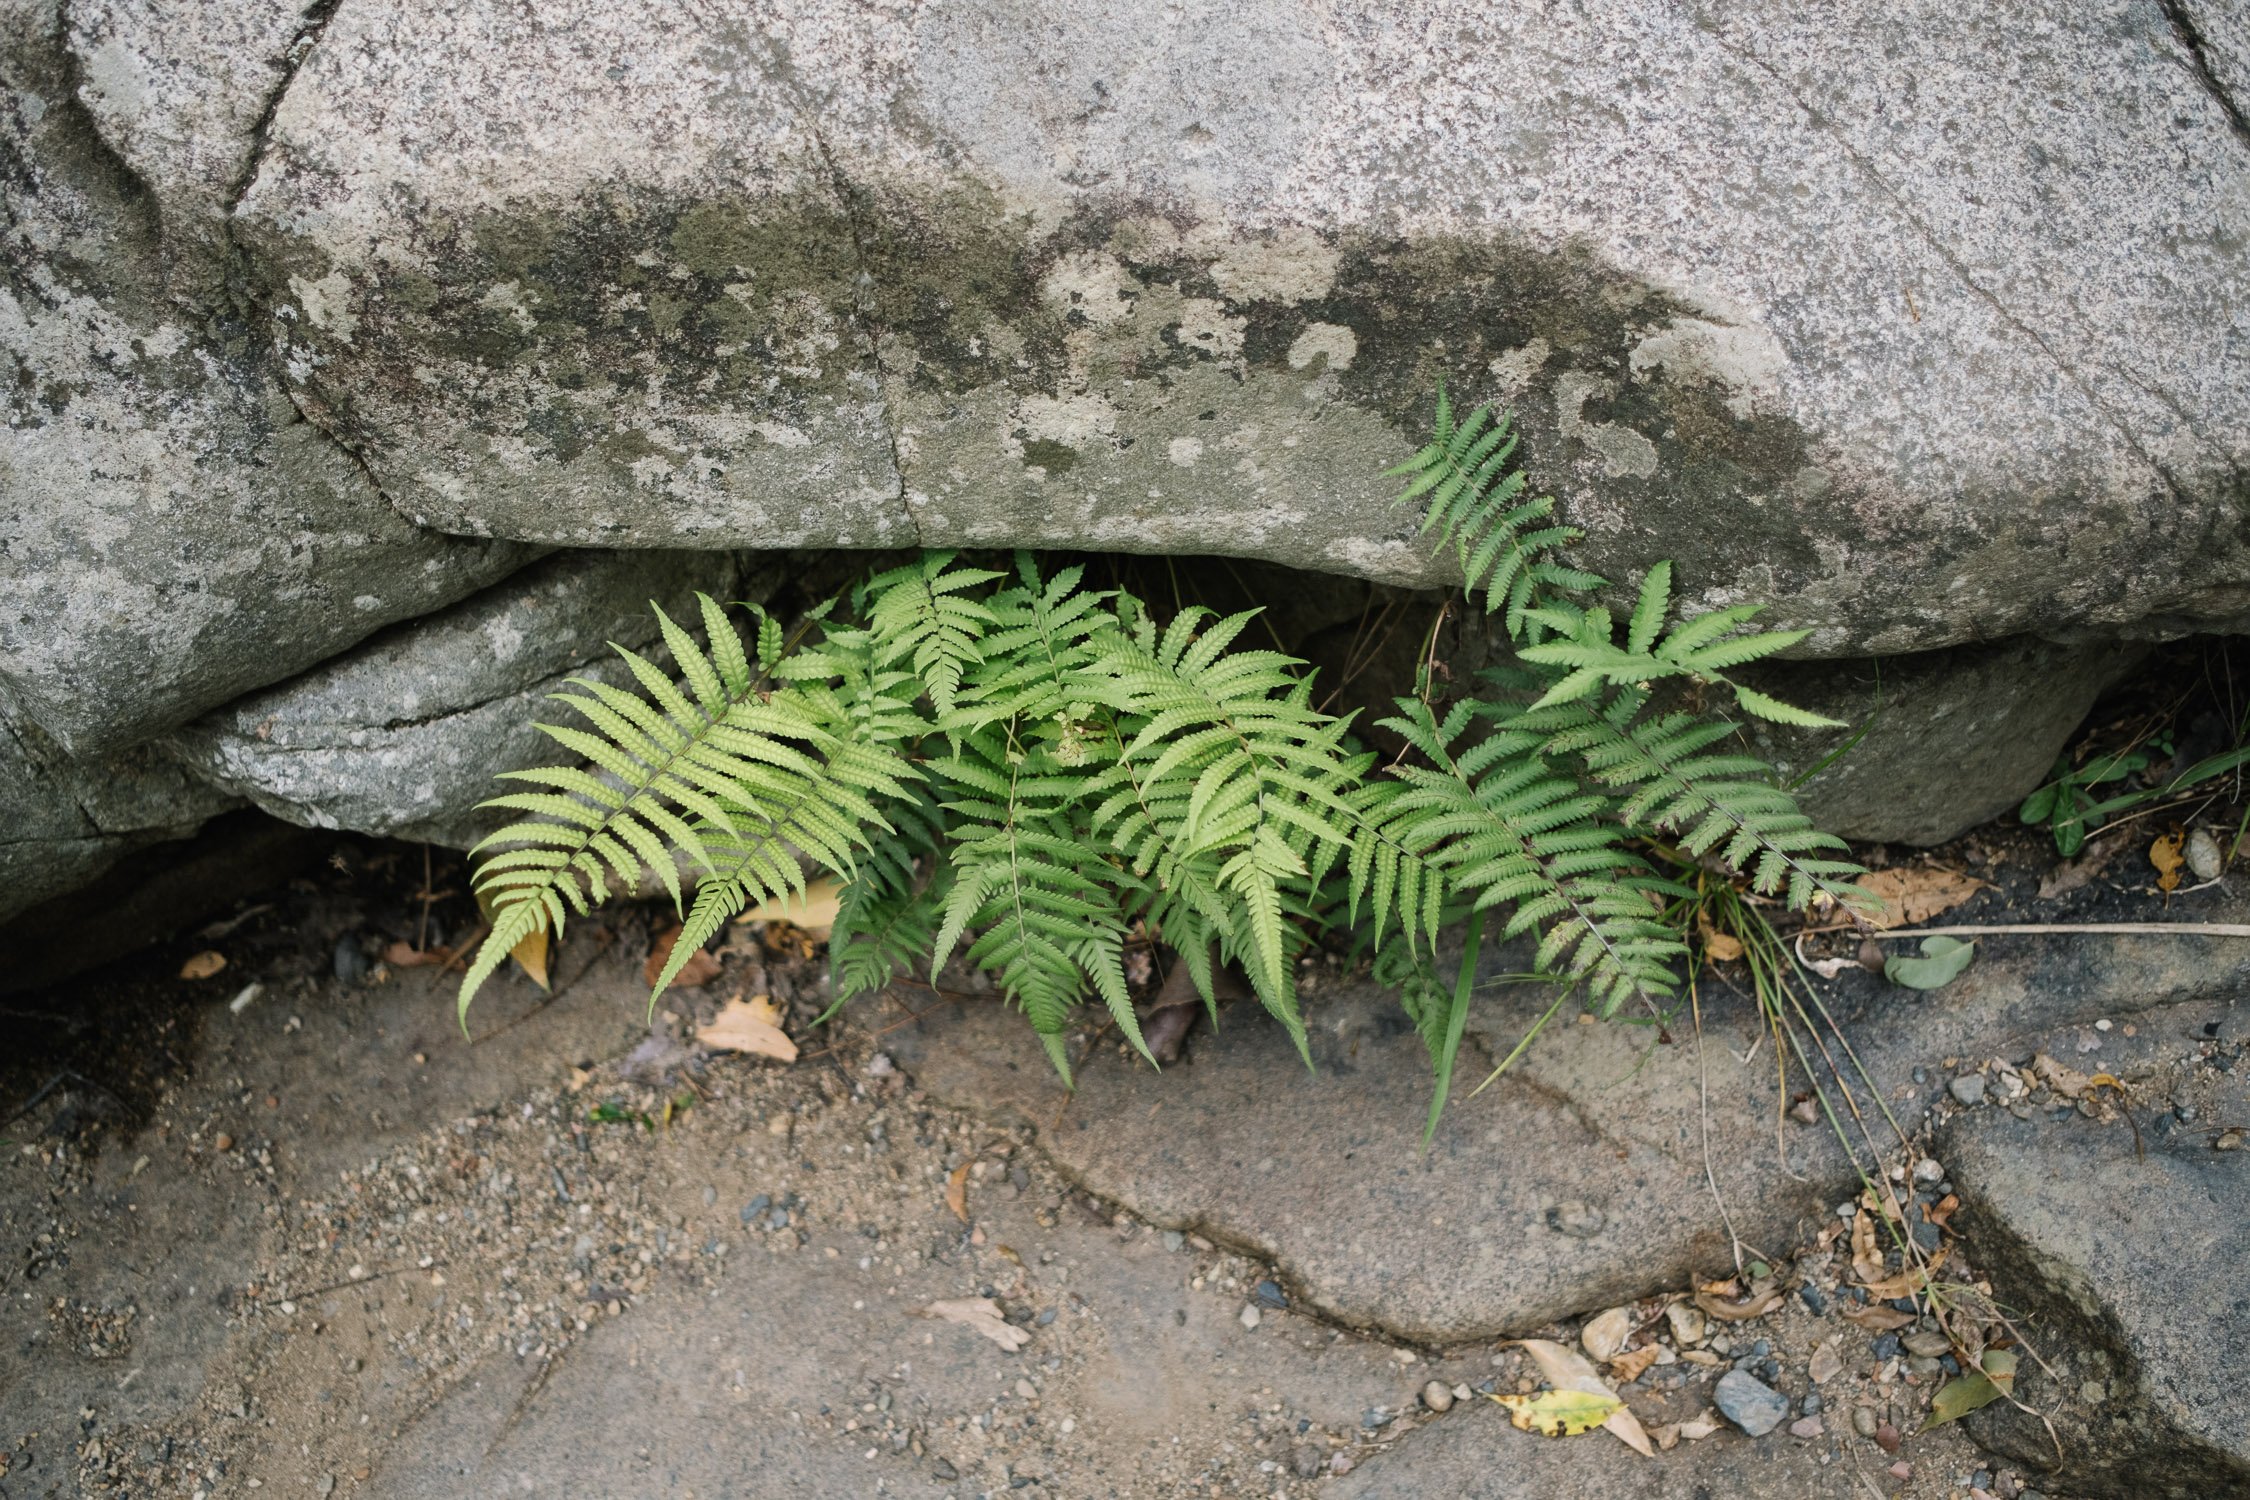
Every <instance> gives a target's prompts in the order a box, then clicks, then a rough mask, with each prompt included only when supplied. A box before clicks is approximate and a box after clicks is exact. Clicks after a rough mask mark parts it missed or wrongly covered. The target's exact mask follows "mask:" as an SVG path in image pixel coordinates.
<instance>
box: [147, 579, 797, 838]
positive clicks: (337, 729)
mask: <svg viewBox="0 0 2250 1500" xmlns="http://www.w3.org/2000/svg"><path fill="white" fill-rule="evenodd" d="M745 571H746V570H745V564H744V561H743V560H742V559H741V558H738V557H737V556H736V555H734V554H732V553H709V552H665V551H656V552H572V553H566V554H564V555H562V556H559V557H554V558H550V559H548V560H547V561H545V562H542V563H539V564H537V565H535V566H533V567H531V568H529V569H526V570H525V571H524V572H522V573H520V574H518V575H516V576H515V577H513V578H510V579H508V580H507V581H506V582H504V583H500V584H496V585H494V586H493V587H492V588H490V589H488V590H486V591H485V592H484V593H482V594H479V595H477V596H476V597H474V598H472V599H469V600H466V601H464V602H463V603H460V604H457V605H455V606H454V607H453V608H451V609H449V610H446V611H443V612H442V613H439V614H436V615H432V616H430V617H428V618H426V619H422V620H417V621H415V622H414V623H412V624H411V625H407V626H402V627H399V628H397V629H394V630H391V631H388V632H386V633H384V634H383V635H381V636H378V637H376V638H375V639H374V640H371V641H368V642H366V643H364V644H362V645H360V646H359V647H357V648H355V649H354V650H352V651H350V652H347V653H345V654H344V655H342V656H340V657H337V658H335V659H333V660H331V661H329V662H326V663H324V664H323V665H321V666H320V667H318V668H316V669H315V670H313V671H311V672H308V673H306V674H304V675H303V676H301V677H296V678H292V679H291V680H290V681H288V682H286V683H283V684H281V685H280V686H278V687H274V688H270V689H267V690H266V691H264V692H259V693H252V694H250V695H248V696H247V697H244V698H241V699H238V700H237V701H236V702H234V703H232V704H230V705H228V706H227V707H226V708H225V709H223V710H221V711H220V712H218V713H216V714H212V715H209V716H206V717H205V718H203V719H200V720H198V721H197V722H196V723H194V724H191V725H189V726H188V727H187V728H185V729H183V730H181V731H180V732H179V733H177V734H176V735H174V736H172V737H171V739H170V741H169V742H168V748H170V749H171V750H172V752H173V753H174V754H175V755H176V756H177V757H178V759H179V760H180V761H181V763H182V764H184V765H186V766H187V767H189V768H190V769H192V770H193V771H194V772H196V773H197V774H198V775H201V776H203V777H204V778H206V779H207V780H209V781H210V782H211V783H213V784H214V785H216V786H219V787H222V788H224V789H225V790H227V791H228V792H231V793H233V794H235V795H237V796H240V797H243V798H245V799H247V800H249V801H251V802H255V803H256V804H257V805H258V806H260V807H263V808H265V809H266V810H267V811H268V812H271V813H274V814H275V815H277V816H279V817H283V818H287V819H289V820H290V821H291V822H296V823H304V824H308V825H310V826H312V827H315V828H353V829H359V830H362V831H364V832H369V833H380V834H388V835H392V836H394V837H399V838H411V839H429V840H434V841H435V842H437V843H441V844H448V845H451V846H453V847H455V848H467V847H468V846H469V845H471V844H473V843H475V842H476V840H477V839H478V838H479V837H481V836H482V835H483V834H485V833H488V832H490V831H491V829H492V828H494V827H496V826H498V824H497V823H496V822H495V821H494V820H493V815H492V814H490V813H484V812H479V811H478V809H477V804H478V803H479V802H481V801H483V800H484V799H485V798H487V797H491V796H494V795H496V794H497V793H498V792H499V791H501V790H503V788H501V787H498V786H496V785H495V784H494V782H493V777H494V776H495V775H496V774H497V773H498V772H500V771H504V770H517V769H521V768H523V767H525V766H530V765H539V764H547V763H551V762H553V761H556V760H559V759H565V758H567V757H566V754H565V752H563V751H562V750H561V749H560V748H559V747H558V746H556V745H555V743H554V741H552V740H550V739H549V738H548V737H547V736H545V735H543V734H541V733H540V732H539V731H538V729H537V728H536V727H535V725H536V724H537V723H538V722H540V721H546V722H550V723H559V724H577V723H579V722H580V721H579V720H578V718H577V717H576V715H574V714H572V713H571V712H570V711H569V710H568V709H567V708H565V707H562V706H560V705H552V704H549V703H547V701H546V700H547V697H548V695H550V694H552V693H556V692H563V691H567V690H568V679H570V678H572V677H590V678H593V679H595V680H597V681H603V682H608V683H610V684H611V685H612V686H619V685H625V684H627V683H629V682H630V674H629V673H628V672H627V671H626V669H625V666H624V664H623V663H622V662H620V661H619V660H618V659H617V657H616V655H615V653H613V652H612V651H611V650H610V649H609V646H610V644H611V643H613V642H614V643H615V644H617V645H621V646H625V647H628V648H630V649H633V650H637V651H641V652H642V653H643V654H647V652H648V651H649V650H650V649H651V647H652V646H658V645H660V640H659V636H658V630H657V623H656V617H655V616H654V615H653V614H652V613H651V612H650V609H649V605H650V604H651V603H652V602H655V603H660V604H661V605H662V606H663V608H664V609H665V611H666V612H667V613H668V614H670V615H671V617H672V618H673V619H674V620H677V621H681V622H683V623H688V624H694V622H696V621H697V620H698V619H699V616H698V614H697V611H696V604H695V597H694V596H695V593H696V591H697V590H701V591H703V592H705V593H708V594H710V595H711V596H712V597H713V598H716V599H720V600H734V599H739V598H743V597H748V596H759V595H762V593H763V592H764V587H765V586H764V585H751V586H749V587H748V588H746V587H745V585H746V582H747V580H746V577H745ZM769 573H770V565H769ZM695 628H697V629H698V631H699V632H700V626H699V625H697V626H696V627H695Z"/></svg>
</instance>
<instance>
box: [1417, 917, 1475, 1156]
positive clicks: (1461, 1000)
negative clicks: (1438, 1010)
mask: <svg viewBox="0 0 2250 1500" xmlns="http://www.w3.org/2000/svg"><path fill="white" fill-rule="evenodd" d="M1483 943H1484V913H1483V912H1481V911H1475V912H1471V913H1469V921H1468V925H1467V927H1466V928H1465V929H1464V930H1463V932H1462V935H1461V967H1460V968H1459V970H1457V971H1456V972H1455V974H1454V976H1453V1004H1452V1007H1451V1009H1449V1010H1448V1011H1447V1012H1446V1016H1445V1045H1444V1048H1443V1050H1442V1051H1440V1052H1439V1054H1438V1059H1437V1095H1436V1097H1434V1098H1433V1099H1431V1100H1430V1118H1429V1119H1428V1120H1427V1121H1426V1122H1425V1123H1424V1124H1423V1126H1422V1149H1423V1150H1424V1151H1427V1150H1429V1149H1430V1142H1431V1141H1432V1140H1434V1139H1435V1138H1436V1136H1437V1122H1438V1116H1439V1115H1441V1114H1443V1113H1445V1099H1446V1096H1447V1095H1448V1094H1450V1093H1452V1092H1453V1065H1454V1063H1455V1061H1456V1060H1458V1059H1459V1057H1460V1055H1461V1034H1462V1033H1463V1032H1464V1031H1466V1030H1467V1029H1468V1025H1469V996H1470V994H1471V993H1472V992H1473V991H1474V990H1475V989H1476V980H1477V950H1478V949H1479V948H1480V947H1482V946H1483Z"/></svg>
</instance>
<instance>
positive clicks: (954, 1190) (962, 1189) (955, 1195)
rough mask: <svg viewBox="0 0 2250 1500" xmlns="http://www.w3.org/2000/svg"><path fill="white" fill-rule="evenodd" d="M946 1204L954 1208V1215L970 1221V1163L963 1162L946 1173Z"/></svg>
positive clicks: (966, 1221) (961, 1219)
mask: <svg viewBox="0 0 2250 1500" xmlns="http://www.w3.org/2000/svg"><path fill="white" fill-rule="evenodd" d="M945 1206H946V1207H947V1208H950V1209H952V1210H953V1217H954V1218H956V1219H959V1220H960V1221H961V1222H962V1223H964V1224H966V1223H968V1222H969V1164H968V1163H967V1162H963V1163H961V1165H959V1166H958V1167H955V1168H954V1169H953V1170H952V1171H950V1172H948V1173H946V1174H945Z"/></svg>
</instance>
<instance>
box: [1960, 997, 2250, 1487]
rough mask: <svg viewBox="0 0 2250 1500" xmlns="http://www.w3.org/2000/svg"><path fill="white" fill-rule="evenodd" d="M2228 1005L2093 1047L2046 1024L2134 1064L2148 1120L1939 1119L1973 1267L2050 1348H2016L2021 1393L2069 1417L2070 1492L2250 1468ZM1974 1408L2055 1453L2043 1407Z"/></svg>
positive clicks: (2015, 1446)
mask: <svg viewBox="0 0 2250 1500" xmlns="http://www.w3.org/2000/svg"><path fill="white" fill-rule="evenodd" d="M2228 1008H2229V1007H2228V1006H2227V1005H2226V1004H2225V1002H2217V1003H2213V1004H2209V1005H2205V1006H2199V1007H2195V1008H2193V1009H2191V1010H2189V1011H2187V1012H2185V1013H2184V1014H2181V1015H2178V1016H2176V1017H2172V1018H2169V1024H2166V1025H2161V1026H2159V1027H2156V1028H2154V1029H2151V1028H2150V1027H2149V1026H2147V1025H2146V1024H2144V1025H2143V1026H2141V1027H2140V1028H2137V1029H2139V1030H2142V1031H2144V1032H2148V1033H2149V1034H2148V1035H2146V1036H2144V1037H2142V1038H2141V1039H2140V1045H2139V1046H2138V1047H2134V1045H2133V1044H2132V1043H2130V1042H2128V1043H2125V1044H2124V1046H2123V1048H2120V1047H2115V1046H2112V1047H2108V1048H2105V1049H2104V1051H2103V1053H2102V1054H2101V1055H2100V1057H2099V1058H2098V1059H2097V1060H2089V1059H2088V1058H2087V1057H2085V1056H2083V1055H2081V1054H2079V1053H2078V1051H2077V1049H2076V1048H2075V1047H2073V1046H2071V1045H2070V1043H2071V1041H2072V1040H2073V1039H2072V1038H2069V1037H2060V1038H2051V1039H2048V1041H2047V1045H2048V1046H2049V1047H2050V1048H2052V1050H2053V1052H2054V1053H2055V1055H2056V1056H2058V1058H2059V1059H2060V1060H2062V1061H2063V1062H2065V1063H2066V1064H2068V1065H2070V1066H2072V1067H2074V1068H2076V1069H2078V1070H2080V1071H2095V1070H2099V1071H2109V1070H2112V1069H2115V1070H2117V1071H2119V1072H2122V1073H2123V1074H2124V1076H2125V1077H2126V1078H2128V1079H2129V1080H2130V1083H2129V1085H2128V1087H2129V1088H2130V1089H2131V1091H2132V1092H2131V1093H2130V1094H2129V1095H2127V1096H2126V1097H2125V1099H2124V1100H2123V1102H2124V1104H2125V1107H2127V1108H2129V1109H2130V1110H2131V1111H2132V1112H2133V1114H2134V1116H2135V1117H2136V1120H2137V1122H2138V1126H2139V1129H2138V1131H2135V1130H2133V1129H2131V1128H2130V1127H2128V1126H2127V1125H2126V1123H2125V1122H2124V1121H2122V1120H2116V1119H2112V1120H2109V1121H2107V1122H2097V1121H2093V1120H2088V1119H2084V1118H2081V1117H2080V1116H2079V1115H2078V1114H2077V1113H2076V1112H2075V1111H2074V1110H2073V1109H2072V1108H2071V1105H2070V1101H2068V1100H2062V1099H2058V1100H2054V1101H2051V1102H2050V1103H2049V1104H2048V1105H2047V1106H2046V1107H2043V1108H2040V1109H2037V1110H2032V1111H2026V1116H2027V1117H2026V1118H2020V1119H2019V1118H2017V1117H2016V1116H2014V1115H2011V1114H2010V1113H2008V1112H2007V1111H2006V1110H2004V1109H2002V1108H2000V1107H1998V1104H1999V1101H1997V1100H1993V1101H1991V1102H1988V1103H1987V1104H1986V1105H1985V1106H1984V1107H1981V1108H1977V1109H1973V1110H1968V1111H1965V1112H1963V1113H1961V1114H1959V1115H1958V1116H1956V1117H1955V1119H1954V1120H1953V1122H1952V1124H1951V1125H1950V1126H1949V1127H1948V1128H1947V1129H1946V1130H1945V1131H1944V1132H1943V1135H1942V1142H1943V1146H1942V1149H1943V1151H1944V1154H1945V1160H1946V1162H1947V1164H1948V1165H1949V1166H1950V1167H1951V1169H1952V1172H1953V1175H1954V1178H1955V1180H1956V1181H1957V1182H1958V1183H1959V1184H1960V1187H1961V1192H1962V1198H1963V1208H1962V1213H1961V1215H1960V1218H1961V1222H1962V1224H1963V1226H1964V1228H1965V1231H1966V1232H1967V1233H1968V1234H1969V1235H1970V1236H1971V1237H1972V1239H1973V1242H1974V1244H1975V1247H1976V1252H1977V1256H1978V1262H1977V1263H1978V1266H1979V1268H1980V1269H1982V1270H1983V1271H1985V1272H1986V1273H1987V1274H1989V1275H1990V1276H1992V1277H1993V1278H1994V1280H1995V1282H1996V1283H1997V1285H1998V1286H1999V1287H2000V1288H2002V1290H2003V1295H2004V1298H2005V1299H2006V1300H2007V1301H2008V1302H2009V1303H2010V1305H2011V1306H2014V1307H2017V1308H2019V1309H2021V1310H2022V1312H2023V1314H2024V1316H2025V1326H2026V1329H2027V1332H2028V1333H2029V1336H2030V1337H2031V1339H2032V1341H2033V1345H2034V1347H2035V1348H2036V1349H2037V1350H2038V1352H2039V1355H2040V1359H2039V1360H2033V1359H2029V1358H2026V1359H2025V1360H2023V1361H2022V1364H2021V1367H2020V1368H2021V1374H2020V1376H2019V1379H2020V1381H2021V1386H2020V1389H2019V1394H2020V1395H2021V1396H2022V1398H2023V1400H2024V1401H2025V1403H2026V1404H2027V1405H2029V1406H2032V1407H2036V1408H2037V1409H2038V1411H2039V1412H2041V1413H2044V1414H2045V1415H2046V1417H2047V1420H2048V1421H2051V1422H2052V1423H2053V1424H2054V1430H2055V1432H2056V1433H2058V1434H2059V1435H2060V1439H2061V1442H2062V1444H2063V1449H2064V1451H2063V1455H2062V1456H2061V1458H2060V1459H2059V1464H2060V1473H2058V1476H2057V1481H2056V1482H2057V1486H2058V1487H2059V1488H2063V1489H2065V1490H2066V1492H2068V1493H2071V1494H2083V1495H2095V1496H2107V1497H2116V1500H2128V1497H2130V1500H2141V1497H2150V1500H2190V1497H2200V1496H2204V1495H2218V1494H2233V1493H2237V1492H2239V1491H2241V1490H2243V1489H2244V1487H2245V1486H2250V1409H2245V1407H2244V1405H2243V1402H2242V1399H2241V1393H2242V1391H2243V1388H2244V1385H2245V1383H2246V1381H2250V1353H2246V1352H2245V1350H2244V1348H2243V1345H2242V1341H2241V1340H2240V1339H2239V1338H2238V1337H2235V1336H2234V1335H2235V1332H2236V1330H2237V1329H2238V1328H2239V1327H2240V1324H2241V1320H2242V1319H2243V1317H2244V1316H2245V1314H2246V1313H2250V1269H2246V1268H2250V1176H2246V1175H2245V1169H2246V1163H2245V1161H2244V1158H2243V1153H2242V1152H2241V1151H2240V1150H2239V1149H2230V1148H2226V1147H2222V1146H2221V1145H2220V1144H2219V1143H2220V1142H2221V1141H2222V1139H2223V1138H2224V1137H2225V1135H2226V1132H2227V1130H2228V1129H2229V1128H2230V1127H2240V1126H2242V1125H2243V1124H2245V1123H2250V1082H2246V1080H2245V1079H2244V1078H2243V1076H2242V1074H2241V1072H2240V1071H2239V1065H2240V1063H2241V1061H2242V1051H2241V1045H2240V1038H2239V1035H2238V1030H2239V1028H2238V1026H2237V1024H2236V1023H2235V1022H2234V1021H2233V1020H2232V1019H2231V1017H2229V1015H2228V1013H2227V1012H2228ZM2206 1025H2210V1026H2211V1028H2212V1030H2211V1032H2209V1033H2207V1032H2206V1031H2205V1029H2204V1028H2205V1026H2206ZM2112 1040H2115V1039H2114V1038H2112ZM2127 1049H2130V1050H2127ZM2113 1053H2121V1054H2122V1055H2119V1056H2112V1055H2111V1054H2113ZM2011 1060H2012V1061H2022V1060H2024V1059H2022V1058H2012V1059H2011ZM2128 1061H2131V1062H2132V1063H2133V1064H2134V1065H2132V1066H2127V1063H2128ZM2097 1093H2099V1091H2097ZM2106 1097H2108V1098H2111V1099H2114V1098H2115V1097H2116V1096H2114V1095H2109V1096H2106ZM2176 1109H2177V1111H2178V1112H2177V1113H2176V1112H2175V1110H2176ZM2183 1115H2184V1116H2185V1117H2186V1118H2182V1116H2183ZM2234 1142H2235V1147H2237V1148H2238V1147H2239V1145H2240V1142H2241V1135H2240V1134H2239V1132H2238V1133H2237V1134H2236V1136H2235V1137H2234ZM2042 1361H2044V1363H2042ZM1971 1420H1972V1421H1973V1422H1974V1423H1975V1424H1976V1432H1977V1436H1978V1437H1979V1438H1980V1440H1982V1441H1984V1442H1985V1443H1987V1444H1988V1445H1990V1446H1992V1447H1995V1448H1997V1449H1999V1450H2000V1451H2003V1452H2005V1453H2008V1454H2009V1455H2011V1456H2013V1457H2015V1458H2017V1459H2020V1460H2022V1461H2023V1462H2024V1463H2026V1464H2028V1465H2030V1466H2032V1467H2034V1468H2037V1469H2052V1468H2056V1467H2057V1465H2058V1457H2057V1453H2056V1447H2055V1443H2056V1439H2055V1438H2053V1437H2050V1436H2049V1429H2048V1427H2047V1425H2046V1422H2043V1421H2041V1420H2040V1419H2039V1417H2037V1416H2034V1415H2031V1414H2028V1413H2025V1412H2022V1411H2019V1410H2016V1409H2014V1408H2011V1407H2006V1406H2000V1407H1992V1408H1987V1409H1986V1410H1985V1411H1984V1412H1982V1413H1979V1414H1978V1415H1977V1416H1976V1417H1974V1418H1972V1419H1971Z"/></svg>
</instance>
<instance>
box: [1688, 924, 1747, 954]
mask: <svg viewBox="0 0 2250 1500" xmlns="http://www.w3.org/2000/svg"><path fill="white" fill-rule="evenodd" d="M1695 930H1696V931H1697V932H1699V933H1701V934H1702V935H1703V952H1704V955H1705V956H1706V957H1707V958H1709V959H1710V960H1711V961H1712V962H1713V963H1721V964H1727V963H1733V962H1734V961H1735V960H1736V959H1738V958H1740V957H1742V939H1740V938H1738V937H1736V936H1735V935H1734V934H1733V933H1731V932H1721V931H1719V929H1718V928H1716V927H1713V926H1712V925H1711V919H1710V918H1709V917H1707V916H1705V915H1703V914H1702V913H1700V912H1698V913H1697V914H1696V918H1695Z"/></svg>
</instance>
